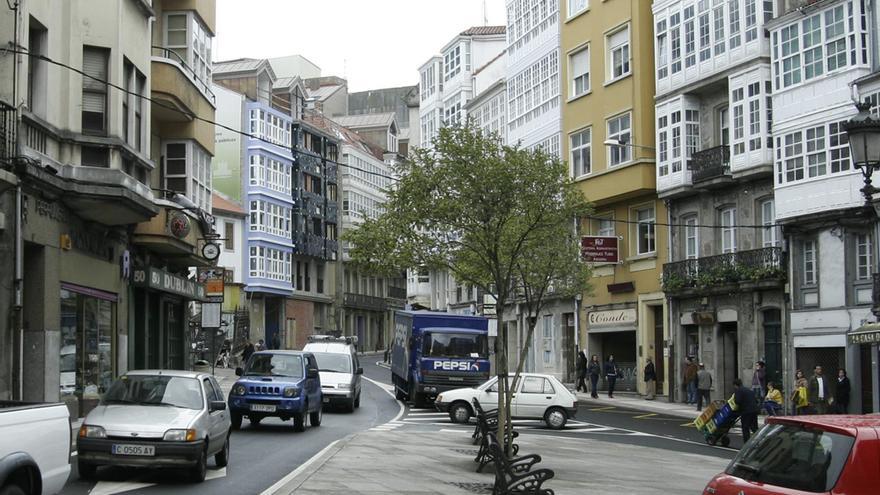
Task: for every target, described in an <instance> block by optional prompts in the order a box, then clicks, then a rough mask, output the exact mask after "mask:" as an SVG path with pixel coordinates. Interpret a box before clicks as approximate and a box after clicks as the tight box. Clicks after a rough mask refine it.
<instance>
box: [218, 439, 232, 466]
mask: <svg viewBox="0 0 880 495" xmlns="http://www.w3.org/2000/svg"><path fill="white" fill-rule="evenodd" d="M230 435H231V433H227V434H226V442H225V443H224V444H223V448H222V449H220V452H217V453H216V454H214V464H216V465H217V467H221V468H222V467H226V465H227V464H229V437H230Z"/></svg>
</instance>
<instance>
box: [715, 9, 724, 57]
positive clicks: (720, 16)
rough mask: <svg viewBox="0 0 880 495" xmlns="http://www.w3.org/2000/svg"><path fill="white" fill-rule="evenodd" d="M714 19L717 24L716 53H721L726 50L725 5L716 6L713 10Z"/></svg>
mask: <svg viewBox="0 0 880 495" xmlns="http://www.w3.org/2000/svg"><path fill="white" fill-rule="evenodd" d="M712 20H713V21H714V24H715V55H720V54H722V53H724V51H725V38H724V5H719V6H717V7H715V9H714V10H713V11H712Z"/></svg>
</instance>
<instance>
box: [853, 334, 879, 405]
mask: <svg viewBox="0 0 880 495" xmlns="http://www.w3.org/2000/svg"><path fill="white" fill-rule="evenodd" d="M872 350H873V346H870V345H860V346H859V362H860V363H862V365H861V366H859V368H861V370H860V376H859V381H860V382H861V384H862V390H860V391H859V392H858V393H860V394H861V396H862V411H861V413H862V414H868V413H871V412H874V411H872V409H873V408H874V380H876V379H877V377H872V376H871V374H872V370H873V366H871V362H872V359H871V352H872ZM850 412H853V411H852V410H850Z"/></svg>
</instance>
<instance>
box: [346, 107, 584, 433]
mask: <svg viewBox="0 0 880 495" xmlns="http://www.w3.org/2000/svg"><path fill="white" fill-rule="evenodd" d="M395 174H396V176H397V178H398V180H397V181H396V182H395V183H394V184H392V186H391V187H390V188H389V190H388V199H387V201H386V203H385V204H384V212H383V213H382V214H381V215H380V216H379V217H377V218H373V219H370V218H367V219H365V221H364V223H363V224H362V225H361V226H360V227H359V228H357V229H355V230H351V231H348V232H346V233H345V234H344V236H343V240H345V241H347V242H349V243H350V244H351V249H350V256H351V261H352V263H354V264H355V265H356V266H357V267H358V268H359V269H360V270H364V271H366V272H370V273H375V274H392V273H399V271H400V270H402V269H419V268H423V269H425V268H426V269H445V270H448V271H450V272H451V273H452V275H453V276H454V277H455V278H456V280H458V281H460V282H466V283H470V284H473V285H475V286H477V287H479V288H480V289H482V291H483V292H484V293H485V294H488V295H490V296H492V297H494V299H495V301H496V308H497V315H496V321H497V328H498V338H497V339H496V372H497V375H498V378H499V382H498V383H499V394H498V395H499V400H498V418H499V421H498V424H499V426H498V428H499V430H498V438H499V440H501V439H505V438H506V435H505V434H504V433H505V431H507V430H506V428H508V427H509V419H510V418H509V405H510V399H511V397H512V390H511V389H510V387H509V386H508V385H509V383H508V375H509V370H510V367H509V365H508V355H509V349H508V335H507V334H508V332H507V327H506V326H505V325H503V324H502V317H503V312H504V308H506V307H507V306H508V304H510V303H513V302H519V301H522V302H523V303H524V304H525V305H526V306H529V308H530V309H529V313H530V314H537V311H539V310H540V309H541V308H542V307H543V305H544V304H545V303H546V301H547V299H548V298H549V297H558V296H559V295H562V294H571V295H573V294H575V293H577V291H578V290H582V289H583V288H584V287H585V285H586V283H587V282H586V280H587V279H588V270H587V269H586V268H585V267H584V266H583V265H582V264H581V263H580V261H579V258H578V248H577V241H576V238H575V233H574V228H575V224H576V221H577V219H579V218H583V217H584V216H586V215H588V214H589V211H590V207H589V204H588V203H587V201H586V199H585V198H584V197H583V195H582V193H581V192H580V191H579V190H578V188H577V187H576V186H575V185H574V184H573V182H572V181H571V179H570V178H569V174H568V168H567V166H566V165H565V164H564V163H563V162H562V161H560V160H559V159H558V158H556V157H553V156H550V155H548V154H547V153H545V152H544V151H542V150H540V149H538V150H526V149H523V148H521V147H519V146H507V145H504V144H502V143H501V141H500V139H499V138H498V136H497V135H495V134H491V133H486V132H483V131H481V130H480V129H478V128H476V127H475V126H473V125H472V124H470V123H469V124H466V125H463V126H452V127H445V128H443V129H441V130H440V132H439V134H438V136H437V137H436V138H434V139H433V141H432V149H416V150H414V152H413V153H412V154H411V156H410V159H409V160H406V161H403V162H402V163H400V164H398V165H397V166H396V168H395ZM533 330H534V323H531V324H530V332H531V331H533ZM530 342H531V339H528V340H527V341H526V343H525V344H524V348H523V349H521V352H520V359H519V361H520V363H521V362H522V361H523V359H522V358H523V356H525V355H526V353H527V352H528V346H529V345H530ZM521 369H522V366H521V364H520V365H519V366H517V370H518V371H521Z"/></svg>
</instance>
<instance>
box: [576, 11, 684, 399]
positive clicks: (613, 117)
mask: <svg viewBox="0 0 880 495" xmlns="http://www.w3.org/2000/svg"><path fill="white" fill-rule="evenodd" d="M560 11H561V13H560V16H561V20H560V23H561V24H560V40H561V42H560V45H561V50H560V58H561V60H562V63H561V66H562V70H561V81H562V82H561V84H562V93H561V95H562V101H563V102H564V104H563V107H562V129H563V143H562V154H563V156H564V157H566V158H567V159H568V162H569V165H570V167H571V174H572V177H573V178H574V180H575V181H576V182H577V184H578V185H579V187H580V188H581V190H582V191H583V193H584V196H585V197H586V198H587V199H588V200H589V201H591V202H592V203H593V205H594V209H595V212H594V214H593V215H591V217H590V218H587V219H583V221H582V222H581V225H580V229H581V233H582V234H583V235H599V236H606V237H617V238H618V245H619V258H620V262H619V263H608V264H601V265H600V264H595V265H594V266H593V279H592V285H593V291H592V293H588V294H584V297H583V301H582V302H583V311H584V313H582V314H583V316H584V317H583V318H579V319H578V323H579V325H578V326H579V328H578V335H579V338H578V343H579V345H580V347H581V348H583V349H586V351H587V352H588V353H590V354H596V355H598V356H599V358H600V359H601V360H603V361H604V360H606V359H607V358H608V357H609V356H610V355H614V357H615V361H616V362H617V364H618V366H619V368H620V369H621V371H622V379H618V381H617V383H618V385H617V388H618V389H619V390H638V391H640V392H642V391H644V382H643V381H642V380H641V379H638V377H640V375H641V374H640V370H641V369H642V368H643V367H644V364H645V358H646V357H649V356H650V357H652V358H653V360H654V362H655V363H656V364H657V370H658V388H657V390H658V392H659V391H664V392H665V391H666V390H667V389H668V380H667V379H666V376H667V374H668V373H667V370H668V369H669V368H668V365H667V360H666V358H665V357H664V349H665V348H666V347H667V345H668V343H669V341H670V340H671V336H670V334H669V332H668V331H667V324H666V322H667V318H666V314H667V310H666V300H665V296H664V295H663V292H662V291H661V288H660V276H661V270H662V266H663V263H664V262H665V261H666V258H667V245H668V238H667V231H666V227H665V226H664V225H662V224H665V223H668V222H666V220H667V214H666V207H665V205H664V203H663V201H661V200H659V199H658V198H657V192H656V183H657V181H656V172H655V152H654V149H653V141H654V99H653V96H654V63H653V34H652V33H653V18H652V12H651V4H650V2H622V1H606V2H599V1H590V2H587V1H585V0H566V1H565V2H562V3H560ZM606 143H607V144H606ZM658 224H660V225H658Z"/></svg>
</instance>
